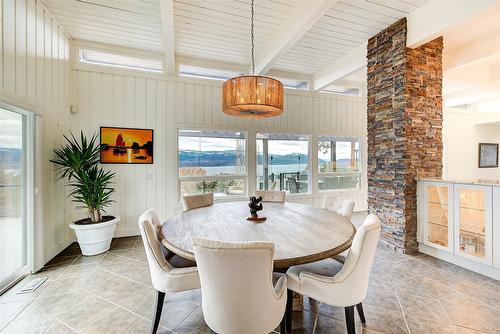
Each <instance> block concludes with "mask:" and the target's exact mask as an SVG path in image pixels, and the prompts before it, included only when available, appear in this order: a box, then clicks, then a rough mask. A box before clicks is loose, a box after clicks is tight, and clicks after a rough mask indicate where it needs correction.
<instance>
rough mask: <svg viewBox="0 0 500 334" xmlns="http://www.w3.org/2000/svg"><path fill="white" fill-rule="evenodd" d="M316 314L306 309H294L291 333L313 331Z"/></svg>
mask: <svg viewBox="0 0 500 334" xmlns="http://www.w3.org/2000/svg"><path fill="white" fill-rule="evenodd" d="M318 316H319V315H318V314H313V313H310V312H307V311H294V312H293V321H292V331H291V333H292V334H299V333H304V334H305V333H313V330H314V325H315V324H316V320H317V318H318Z"/></svg>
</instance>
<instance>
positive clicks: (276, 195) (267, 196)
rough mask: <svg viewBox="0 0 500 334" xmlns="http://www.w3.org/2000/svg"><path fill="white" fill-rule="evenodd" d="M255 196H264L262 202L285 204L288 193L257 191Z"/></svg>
mask: <svg viewBox="0 0 500 334" xmlns="http://www.w3.org/2000/svg"><path fill="white" fill-rule="evenodd" d="M255 196H256V197H259V196H262V202H275V203H285V198H286V191H274V190H255Z"/></svg>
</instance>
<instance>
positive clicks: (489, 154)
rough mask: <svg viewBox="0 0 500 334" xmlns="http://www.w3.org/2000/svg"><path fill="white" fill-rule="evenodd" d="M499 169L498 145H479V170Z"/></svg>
mask: <svg viewBox="0 0 500 334" xmlns="http://www.w3.org/2000/svg"><path fill="white" fill-rule="evenodd" d="M493 167H498V144H492V143H479V168H493Z"/></svg>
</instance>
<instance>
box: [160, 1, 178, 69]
mask: <svg viewBox="0 0 500 334" xmlns="http://www.w3.org/2000/svg"><path fill="white" fill-rule="evenodd" d="M160 14H161V25H162V33H163V39H164V41H163V42H164V45H165V72H166V74H167V75H169V76H171V75H175V74H176V72H177V68H176V66H175V49H174V1H173V0H160Z"/></svg>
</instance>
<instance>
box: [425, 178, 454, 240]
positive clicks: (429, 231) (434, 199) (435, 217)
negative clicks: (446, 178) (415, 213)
mask: <svg viewBox="0 0 500 334" xmlns="http://www.w3.org/2000/svg"><path fill="white" fill-rule="evenodd" d="M425 190H426V194H427V196H426V204H425V205H426V212H427V215H426V222H425V223H426V228H425V230H426V233H425V243H426V244H431V245H437V246H440V247H444V248H448V247H449V245H450V243H451V242H452V241H451V240H450V239H451V237H450V236H451V229H450V223H449V218H450V217H449V213H450V208H449V203H450V201H449V199H450V198H449V197H450V196H449V193H450V187H449V186H448V185H442V184H427V185H426V186H425Z"/></svg>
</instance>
